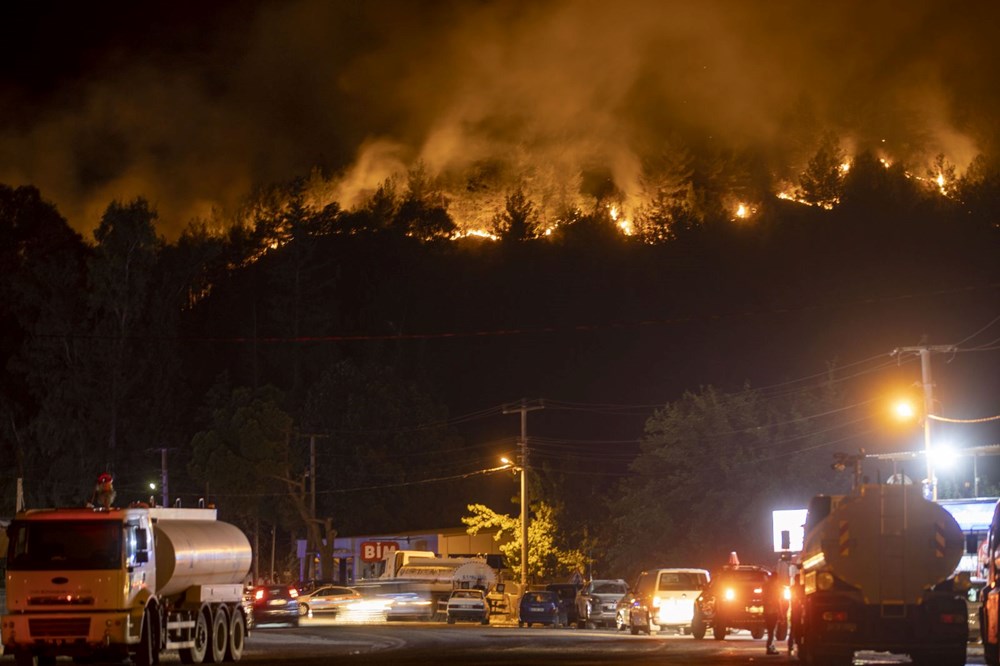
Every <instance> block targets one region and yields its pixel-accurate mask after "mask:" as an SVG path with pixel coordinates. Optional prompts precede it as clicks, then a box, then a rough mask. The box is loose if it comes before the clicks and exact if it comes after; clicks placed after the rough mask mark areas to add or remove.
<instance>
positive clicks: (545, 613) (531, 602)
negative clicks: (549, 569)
mask: <svg viewBox="0 0 1000 666" xmlns="http://www.w3.org/2000/svg"><path fill="white" fill-rule="evenodd" d="M568 622H569V620H568V619H567V617H566V607H565V606H564V605H563V603H562V601H561V600H560V599H559V594H558V593H557V592H552V591H551V590H543V591H540V592H525V594H524V596H523V597H521V605H520V609H519V612H518V616H517V626H519V627H523V626H524V625H528V626H529V627H530V626H531V625H533V624H547V625H551V626H553V627H562V626H564V625H566V624H567V623H568Z"/></svg>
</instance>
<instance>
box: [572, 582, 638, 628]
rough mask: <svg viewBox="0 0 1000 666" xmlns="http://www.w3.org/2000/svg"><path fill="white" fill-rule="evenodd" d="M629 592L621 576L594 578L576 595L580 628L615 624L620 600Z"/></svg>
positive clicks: (578, 625) (577, 623) (577, 622)
mask: <svg viewBox="0 0 1000 666" xmlns="http://www.w3.org/2000/svg"><path fill="white" fill-rule="evenodd" d="M626 594H628V584H627V583H626V582H625V581H624V580H622V579H621V578H616V579H610V580H609V579H605V580H601V579H599V580H592V581H590V582H589V583H587V584H586V585H585V586H584V587H583V589H582V590H580V593H579V594H578V595H577V596H576V614H577V621H576V626H577V627H579V628H580V629H583V628H588V629H590V628H593V627H596V626H607V627H610V626H611V625H613V624H615V617H616V614H617V612H618V602H619V601H620V600H621V599H622V598H623V597H624V596H625V595H626Z"/></svg>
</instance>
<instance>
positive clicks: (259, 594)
mask: <svg viewBox="0 0 1000 666" xmlns="http://www.w3.org/2000/svg"><path fill="white" fill-rule="evenodd" d="M253 598H254V599H256V600H257V601H260V600H261V599H263V598H264V590H257V591H256V592H254V593H253Z"/></svg>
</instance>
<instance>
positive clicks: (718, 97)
mask: <svg viewBox="0 0 1000 666" xmlns="http://www.w3.org/2000/svg"><path fill="white" fill-rule="evenodd" d="M17 11H20V12H22V15H20V16H15V17H13V18H14V20H11V21H8V22H5V23H6V25H5V27H4V28H2V29H0V30H2V32H3V35H2V36H3V37H4V38H5V39H4V40H3V41H4V43H5V44H6V46H4V47H2V48H3V49H4V50H3V52H2V54H0V55H3V56H4V57H3V60H4V61H5V62H7V63H8V64H7V65H6V66H5V69H4V70H3V71H2V78H0V114H2V115H0V182H4V183H7V184H11V185H20V184H27V183H31V184H34V185H36V186H38V187H39V188H40V189H41V190H42V192H43V194H44V195H45V196H46V198H48V199H51V200H53V201H55V202H56V203H57V204H58V206H59V208H60V210H61V212H62V213H63V214H64V215H66V216H67V217H68V219H69V220H70V222H71V224H73V225H74V227H76V228H77V229H79V230H80V231H88V230H90V229H92V228H94V227H95V226H96V224H97V222H98V220H99V218H100V215H101V213H102V212H103V210H104V208H105V207H106V206H107V204H108V203H109V202H110V201H111V200H112V199H115V198H118V199H129V198H132V197H135V196H145V197H146V198H147V199H149V200H150V201H151V202H152V203H153V205H154V206H156V207H157V209H158V210H159V211H160V216H161V231H162V232H163V233H164V234H165V235H167V237H168V238H170V237H174V236H176V235H177V234H178V233H179V232H180V230H181V229H182V228H183V227H184V225H185V224H187V222H188V221H189V220H191V219H192V218H195V217H199V218H203V219H211V218H215V219H220V220H221V219H224V218H225V214H227V213H232V212H233V211H234V210H235V208H236V207H237V205H238V204H239V202H240V201H241V200H242V199H243V198H245V197H246V196H247V195H248V193H249V192H250V191H251V190H252V189H253V187H254V186H255V185H259V184H267V183H272V182H279V181H287V180H290V179H291V178H294V177H299V176H306V175H308V174H309V173H310V172H311V170H312V169H314V168H315V167H320V168H321V169H322V171H321V173H322V174H323V175H322V176H319V175H316V174H315V173H314V176H313V179H312V187H313V191H312V194H313V196H314V197H316V198H317V199H320V200H326V201H329V200H337V201H339V202H340V203H341V204H342V206H344V207H351V206H352V205H355V204H356V203H357V202H358V201H360V199H361V198H362V197H363V196H365V195H366V194H367V193H369V192H370V191H371V190H373V189H374V188H375V187H376V186H377V185H378V183H379V182H381V181H382V180H384V179H385V178H387V177H390V176H392V175H394V174H395V175H397V176H398V175H400V174H402V173H404V172H405V170H406V169H407V168H408V167H410V166H412V165H413V164H414V163H416V161H418V160H420V161H422V162H423V163H424V164H425V165H426V166H427V168H428V170H429V172H430V173H431V174H433V175H435V176H437V177H438V183H439V186H440V187H442V189H443V193H444V195H445V196H446V197H447V198H448V200H449V202H450V208H449V210H450V212H451V214H452V216H453V217H454V218H455V219H456V222H458V223H459V224H460V225H475V224H479V223H481V221H482V219H484V218H488V217H489V216H491V215H492V214H493V213H494V212H495V210H496V208H497V207H499V205H500V204H501V203H502V200H503V196H504V195H505V194H507V193H508V192H509V191H510V190H511V189H512V188H513V187H515V186H517V185H518V184H524V185H525V187H526V189H527V191H528V192H529V193H530V194H531V195H532V197H533V198H534V199H535V200H536V201H537V202H538V203H539V205H540V206H541V209H542V211H543V212H546V211H552V210H555V209H556V208H557V207H558V206H560V205H562V204H564V203H572V204H577V205H581V204H582V203H585V202H586V200H587V197H588V195H592V194H593V189H594V187H595V186H594V182H597V183H605V184H606V186H607V187H608V188H609V189H611V190H613V191H614V192H616V193H617V194H616V196H617V197H618V199H620V203H621V204H622V205H623V206H625V207H626V208H629V207H631V208H633V209H634V207H635V206H636V205H638V203H639V202H640V201H641V200H642V198H643V178H642V177H643V173H644V170H646V171H648V169H649V168H650V164H656V163H663V162H666V163H667V164H670V163H671V162H674V161H682V160H684V159H686V157H685V156H687V155H706V154H708V155H712V156H714V158H715V159H717V160H721V161H723V162H725V163H726V164H727V165H733V164H739V165H741V166H740V167H739V168H738V169H737V168H735V167H733V170H736V171H739V172H740V173H741V174H743V175H742V176H739V177H730V178H728V180H727V183H729V184H733V183H734V182H737V181H739V179H740V178H742V177H746V178H750V179H752V178H760V177H766V178H769V179H772V180H783V179H794V178H795V176H796V175H797V173H798V172H799V171H800V170H801V169H802V167H803V165H804V163H805V161H806V160H807V159H808V158H809V156H810V155H811V154H812V153H813V152H814V151H815V149H816V146H817V144H818V141H819V138H820V137H821V135H822V134H823V133H824V132H826V131H833V132H834V133H835V134H836V135H837V136H838V137H839V138H840V140H841V142H842V145H843V146H844V147H845V149H846V150H847V151H848V152H849V153H853V152H856V151H860V150H864V149H875V150H877V151H879V152H880V153H881V154H884V155H885V156H886V157H888V158H891V159H892V160H893V161H899V160H901V161H903V162H904V163H906V164H907V165H911V166H912V167H914V168H915V169H916V168H919V167H921V166H922V165H924V164H929V163H930V162H931V161H932V160H933V158H934V156H935V155H937V154H940V153H944V154H945V155H946V156H947V158H948V159H949V160H950V161H951V162H952V163H954V164H956V165H957V166H958V167H959V171H961V170H962V169H963V168H964V167H965V166H966V165H967V164H968V163H969V161H970V160H971V159H972V158H973V157H974V156H975V155H976V154H977V153H980V152H988V153H993V154H995V153H996V152H997V150H996V148H997V145H996V141H997V136H996V130H995V119H994V117H993V115H992V113H993V110H994V109H995V108H997V102H998V101H1000V100H998V99H997V97H998V95H1000V92H998V91H1000V89H998V88H997V87H996V86H995V81H997V80H998V76H997V74H998V72H997V71H996V69H997V67H998V63H1000V53H998V50H1000V46H998V40H996V39H995V37H994V35H993V34H992V33H993V31H994V26H996V25H997V24H998V23H1000V21H998V19H1000V6H998V5H996V4H995V3H987V2H981V3H969V4H965V5H962V6H961V7H960V8H959V9H958V10H956V9H954V8H951V7H949V6H947V5H945V4H941V3H934V2H930V1H929V0H920V1H918V2H912V3H908V4H906V5H900V4H898V3H892V2H877V3H870V2H860V1H858V2H838V3H827V4H819V5H816V4H803V3H793V2H735V1H733V2H729V1H717V2H699V3H693V2H682V1H674V2H656V1H648V2H646V1H640V0H630V1H627V2H623V3H606V2H597V1H593V2H591V1H575V0H574V1H567V2H559V1H545V2H537V3H534V2H533V3H527V2H523V3H522V2H476V3H472V2H457V1H456V2H435V3H410V2H365V3H355V2H335V3H331V2H320V1H299V2H253V3H242V2H233V3H228V2H225V3H217V4H216V3H213V4H212V5H210V6H208V7H202V6H200V5H197V4H196V3H190V4H189V3H183V2H182V3H161V4H157V3H153V4H152V5H143V6H142V7H135V6H130V5H129V4H127V3H121V4H118V3H110V4H108V3H102V4H100V5H97V6H84V7H80V6H76V5H75V4H67V5H66V6H63V7H59V6H58V5H57V6H54V7H52V6H47V7H43V8H37V7H24V8H21V9H19V10H17ZM25 53H35V54H37V57H35V58H27V59H26V58H25V57H24V54H25ZM14 56H20V57H17V58H15V57H14ZM15 63H16V64H15ZM747 164H749V165H750V166H749V167H748V166H746V165H747ZM729 168H730V167H728V166H727V169H729ZM746 174H749V176H747V175H746ZM737 184H738V182H737ZM591 198H592V197H591Z"/></svg>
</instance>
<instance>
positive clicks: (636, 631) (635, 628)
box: [629, 624, 639, 636]
mask: <svg viewBox="0 0 1000 666" xmlns="http://www.w3.org/2000/svg"><path fill="white" fill-rule="evenodd" d="M629 630H630V631H631V632H632V635H633V636H638V635H639V627H638V626H636V625H634V624H633V625H632V626H631V627H629Z"/></svg>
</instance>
